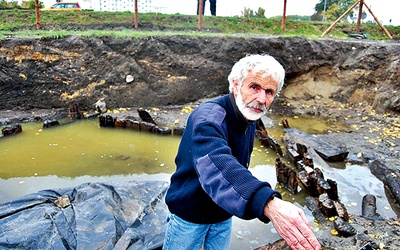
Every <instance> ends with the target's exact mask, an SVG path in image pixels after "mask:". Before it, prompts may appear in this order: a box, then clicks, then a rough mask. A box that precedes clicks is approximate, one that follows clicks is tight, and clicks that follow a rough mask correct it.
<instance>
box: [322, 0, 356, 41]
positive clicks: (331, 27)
mask: <svg viewBox="0 0 400 250" xmlns="http://www.w3.org/2000/svg"><path fill="white" fill-rule="evenodd" d="M359 2H360V0H357V1H356V2H355V3H354V4H353V5H352V6H351V7H350V8H349V9H348V10H346V12H345V13H343V14H342V15H341V16H340V17H339V18H338V19H336V21H334V22H333V23H332V24H331V26H329V28H328V29H327V30H326V31H325V32H324V33H323V34H322V36H325V35H326V34H328V33H329V32H330V31H331V30H332V29H333V27H335V25H336V24H337V23H338V22H339V21H340V20H342V19H343V17H345V16H346V15H347V14H348V13H349V12H350V11H351V10H352V9H353V8H354V7H356V6H357V4H358V3H359Z"/></svg>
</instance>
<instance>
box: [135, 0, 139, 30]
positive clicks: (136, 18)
mask: <svg viewBox="0 0 400 250" xmlns="http://www.w3.org/2000/svg"><path fill="white" fill-rule="evenodd" d="M137 2H138V0H135V14H134V19H135V20H134V22H135V29H137V28H138V27H139V21H138V19H139V18H138V7H137Z"/></svg>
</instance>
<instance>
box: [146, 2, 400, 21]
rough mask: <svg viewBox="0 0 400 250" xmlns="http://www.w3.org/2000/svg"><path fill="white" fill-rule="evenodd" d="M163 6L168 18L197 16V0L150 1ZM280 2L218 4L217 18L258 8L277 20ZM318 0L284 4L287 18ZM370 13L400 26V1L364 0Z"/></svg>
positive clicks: (309, 12)
mask: <svg viewBox="0 0 400 250" xmlns="http://www.w3.org/2000/svg"><path fill="white" fill-rule="evenodd" d="M153 1H155V2H159V3H162V4H164V5H165V6H166V11H165V12H166V13H168V14H175V13H180V14H188V15H192V14H195V13H196V7H197V0H153ZM283 2H284V1H283V0H245V1H243V0H217V15H218V16H235V15H238V16H240V15H241V12H242V11H243V9H244V7H247V8H250V9H252V10H254V11H257V10H258V8H259V7H261V8H263V9H264V10H265V16H266V17H272V16H278V15H282V14H283ZM318 2H320V0H287V6H286V15H302V16H305V15H308V16H310V15H312V14H313V13H314V12H315V10H314V8H315V5H316V4H317V3H318ZM364 2H365V3H366V4H367V5H368V6H369V7H370V8H371V9H372V12H373V13H374V15H375V16H377V17H378V19H379V21H380V22H381V23H382V24H384V25H389V24H390V22H389V20H390V19H392V22H391V24H392V25H400V13H399V8H398V5H399V3H398V2H399V0H364ZM363 10H365V11H366V13H367V19H366V20H373V17H372V15H371V14H370V13H369V11H368V10H367V9H366V8H365V7H364V8H363ZM205 15H206V16H210V15H211V14H210V2H209V0H206V7H205Z"/></svg>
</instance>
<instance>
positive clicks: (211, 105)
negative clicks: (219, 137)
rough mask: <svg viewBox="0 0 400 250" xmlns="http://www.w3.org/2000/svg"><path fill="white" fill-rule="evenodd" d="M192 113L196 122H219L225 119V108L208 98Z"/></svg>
mask: <svg viewBox="0 0 400 250" xmlns="http://www.w3.org/2000/svg"><path fill="white" fill-rule="evenodd" d="M193 115H194V119H195V121H196V123H197V124H199V123H204V122H211V123H216V124H221V123H222V122H223V120H224V119H225V116H226V110H225V107H223V106H222V105H221V104H220V103H219V102H215V101H214V100H210V101H207V102H205V103H203V104H201V105H200V106H199V107H198V108H197V109H196V111H195V112H194V114H193Z"/></svg>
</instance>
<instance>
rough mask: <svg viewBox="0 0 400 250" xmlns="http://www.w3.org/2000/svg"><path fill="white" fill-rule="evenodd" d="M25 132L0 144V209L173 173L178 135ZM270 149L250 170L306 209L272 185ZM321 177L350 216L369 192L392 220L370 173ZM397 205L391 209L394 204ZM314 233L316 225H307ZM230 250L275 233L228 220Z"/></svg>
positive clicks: (310, 124)
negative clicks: (30, 198)
mask: <svg viewBox="0 0 400 250" xmlns="http://www.w3.org/2000/svg"><path fill="white" fill-rule="evenodd" d="M272 118H273V119H271V120H265V122H264V123H265V125H266V127H267V129H268V132H269V133H270V134H271V135H273V136H274V137H275V138H277V139H278V140H280V137H281V136H282V133H283V132H282V131H283V130H282V128H281V127H280V126H279V125H278V124H277V122H275V121H279V120H281V117H272ZM289 123H290V125H291V126H292V127H299V128H302V129H304V128H305V127H307V128H309V129H308V130H307V132H309V133H322V132H326V131H328V130H339V129H340V127H332V126H328V125H327V124H326V123H325V122H324V121H319V120H318V119H316V118H306V117H301V118H298V119H297V118H296V117H294V118H293V117H292V118H291V119H290V122H289ZM22 126H23V132H22V133H21V134H18V135H17V136H11V137H5V138H1V139H0V203H1V202H5V201H6V200H10V199H14V198H17V197H19V196H22V195H24V194H27V193H32V192H36V191H38V190H42V189H50V188H58V187H72V186H76V185H79V184H82V183H84V182H94V181H127V180H165V181H168V180H169V177H170V175H171V174H172V173H173V171H174V169H175V165H174V157H175V155H176V151H177V148H178V144H179V141H180V137H178V136H160V135H153V134H148V133H140V132H136V131H132V130H127V129H117V128H102V127H99V125H98V120H97V119H96V120H87V121H77V122H74V123H71V124H66V125H62V126H57V127H53V128H50V129H43V128H42V123H30V124H22ZM276 157H278V156H277V155H276V153H275V152H273V151H272V150H269V149H266V148H264V147H262V146H261V145H260V144H259V143H258V142H256V145H255V148H254V151H253V156H252V165H251V167H250V168H251V171H252V172H253V174H254V175H255V176H257V177H258V178H260V179H262V180H265V181H268V182H269V183H270V184H271V186H272V187H273V188H275V189H278V190H279V191H281V192H282V194H283V196H284V199H285V200H288V201H291V202H293V203H295V204H296V205H298V206H300V207H303V208H304V210H305V211H306V214H307V217H308V218H309V220H310V221H313V217H312V215H311V212H310V211H309V210H308V209H307V208H306V206H305V203H304V198H305V197H306V193H305V192H304V191H301V192H300V193H298V194H296V195H292V194H290V193H289V192H287V191H286V190H284V189H281V187H280V186H279V185H278V184H277V183H276V177H275V168H274V166H273V164H274V163H273V162H274V159H275V158H276ZM323 171H324V174H325V178H331V179H333V180H335V181H337V183H338V190H339V197H340V199H341V201H342V202H343V203H345V204H346V206H347V208H348V210H349V212H350V213H354V214H360V213H361V201H362V197H363V196H364V195H365V194H367V193H371V194H374V195H375V196H376V197H377V205H378V211H377V212H378V213H380V214H381V215H382V216H383V217H385V218H390V217H395V216H396V212H395V211H394V210H393V208H392V204H391V203H392V201H391V200H390V199H388V198H387V195H386V194H385V189H384V186H383V184H382V183H381V182H380V181H379V180H377V179H376V178H375V177H374V176H373V175H372V174H371V173H370V171H369V169H368V168H366V167H364V166H358V165H345V164H339V166H338V165H336V166H332V168H330V169H324V170H323ZM394 207H395V206H394ZM312 225H313V228H314V230H315V231H316V234H318V230H319V228H318V226H317V225H315V224H313V223H312ZM232 234H233V235H232V236H233V237H232V249H243V247H244V246H246V247H245V248H248V249H253V248H255V247H258V246H261V245H265V244H268V243H271V242H274V241H275V240H277V239H279V236H278V235H277V234H276V232H275V230H274V228H273V227H272V226H271V225H270V224H268V225H265V224H263V223H261V222H259V221H258V220H251V221H243V220H240V219H236V218H235V219H234V226H233V233H232Z"/></svg>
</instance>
